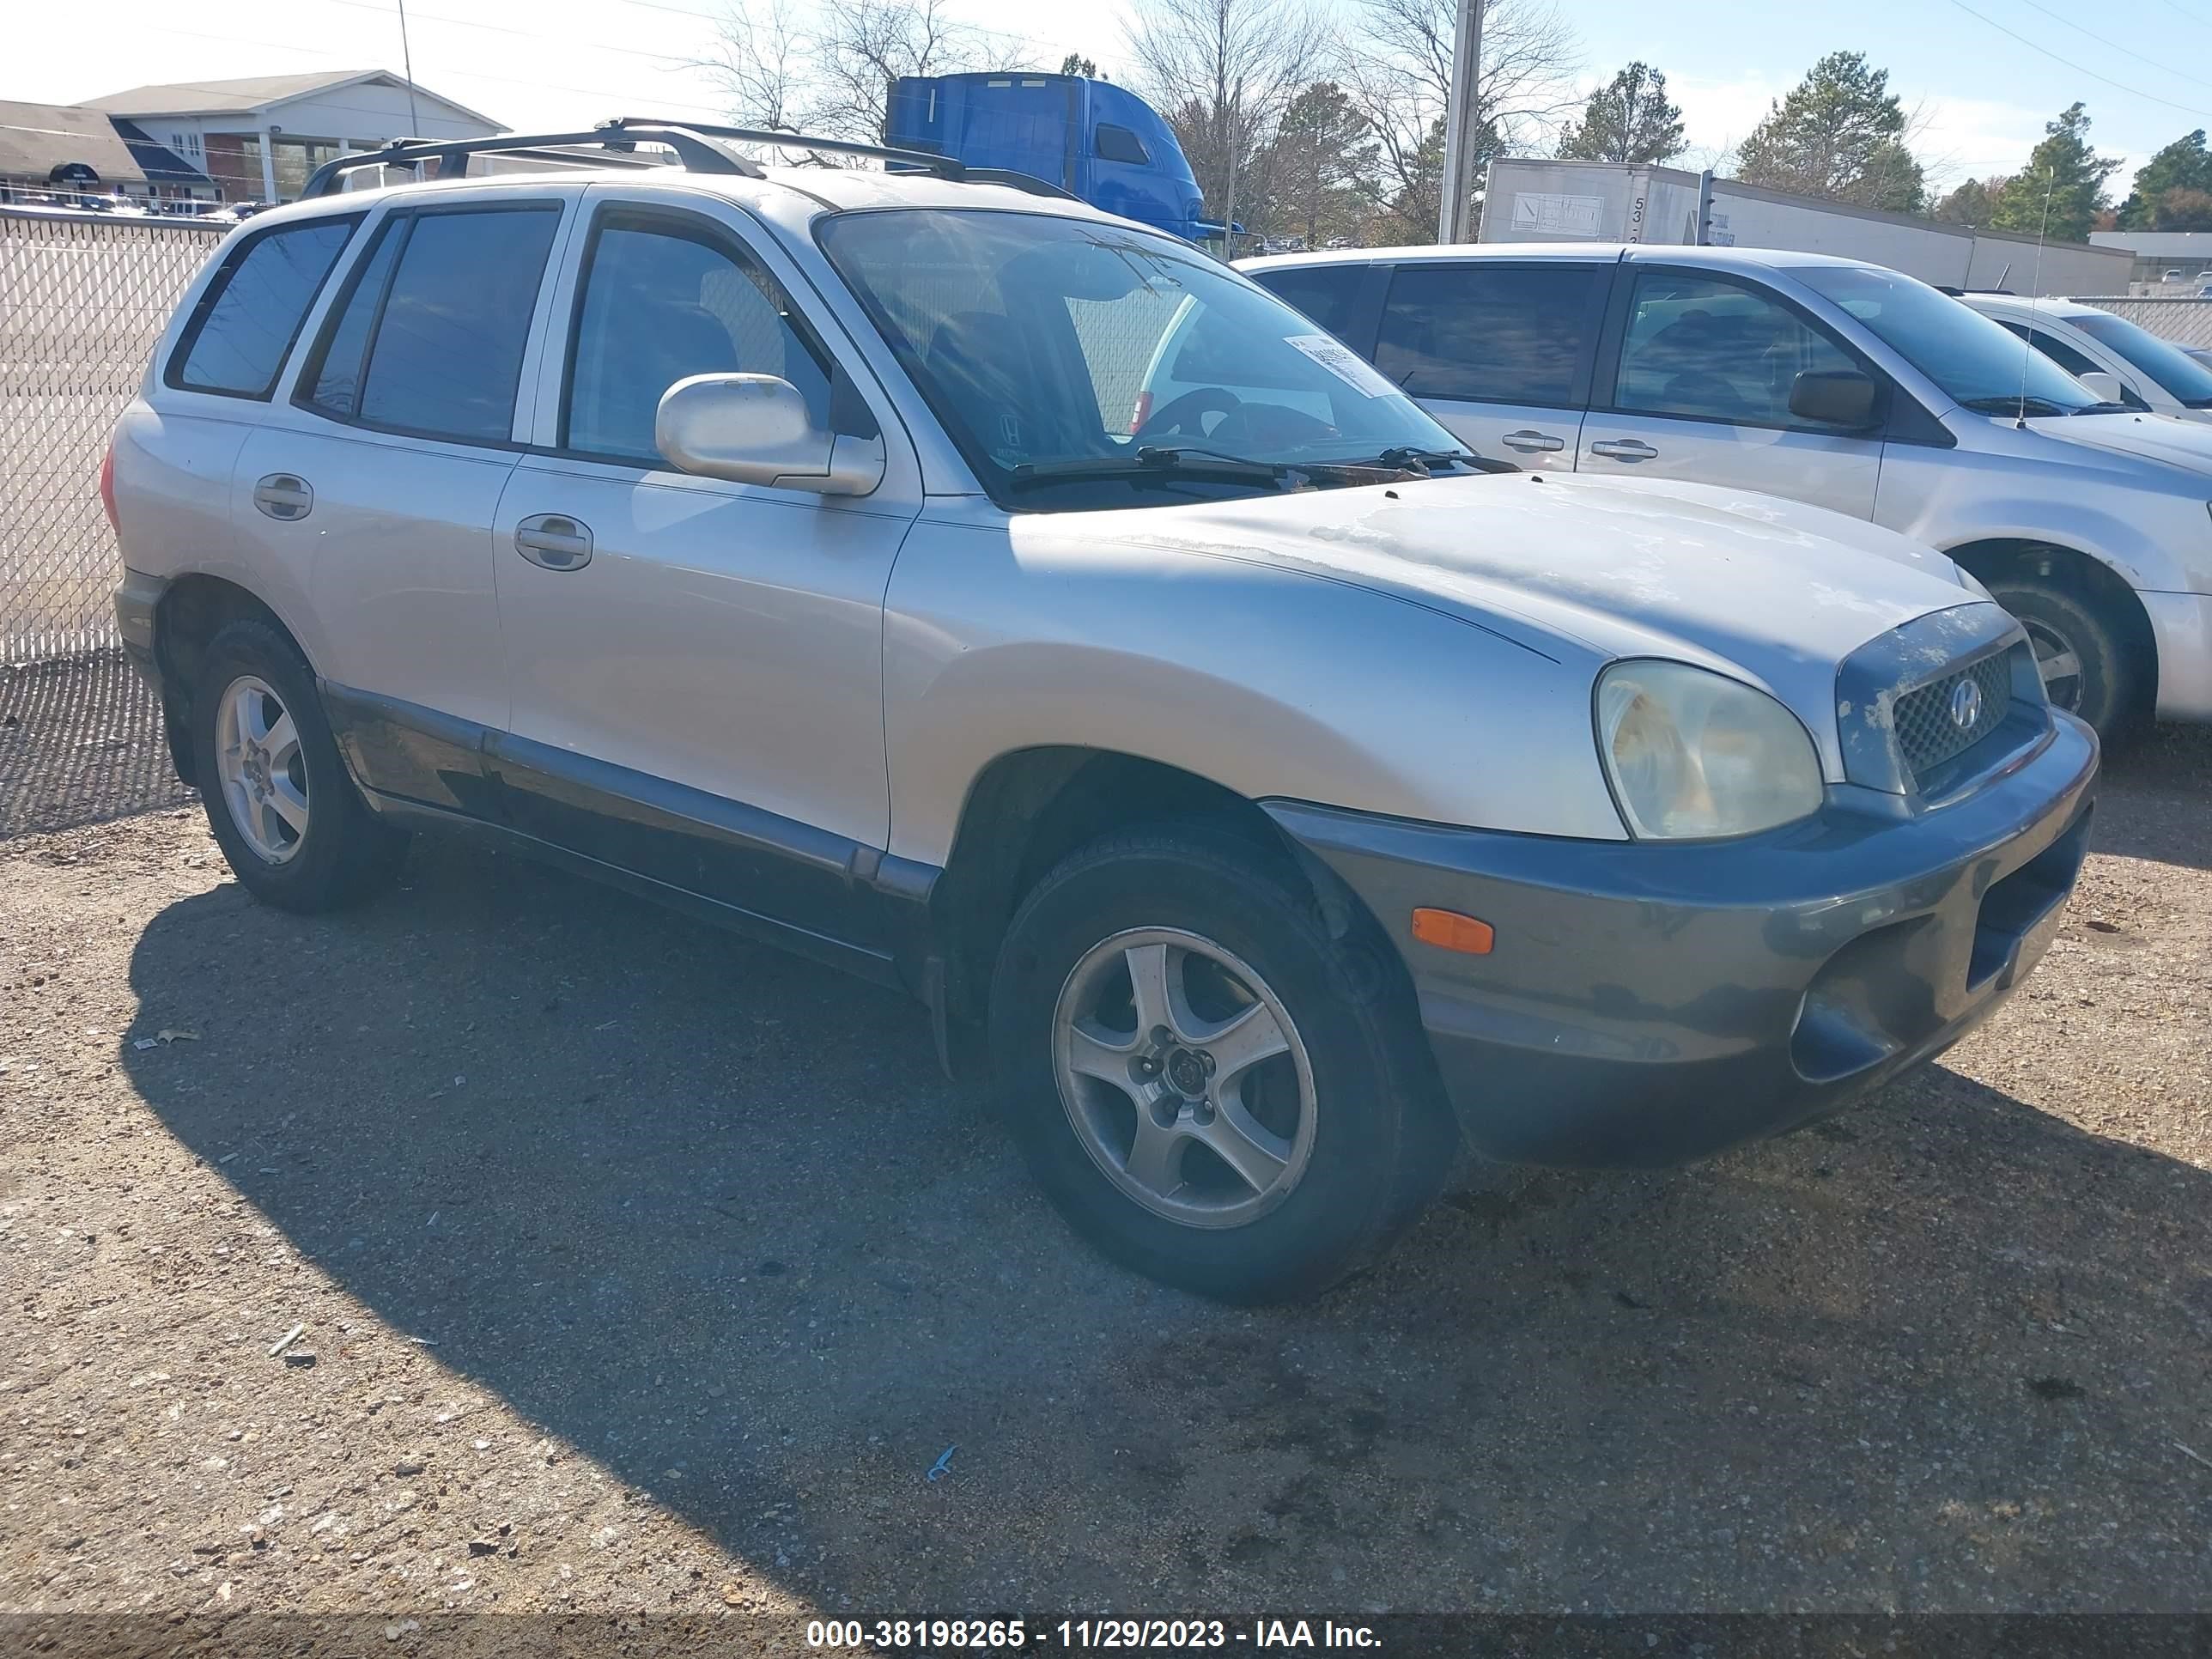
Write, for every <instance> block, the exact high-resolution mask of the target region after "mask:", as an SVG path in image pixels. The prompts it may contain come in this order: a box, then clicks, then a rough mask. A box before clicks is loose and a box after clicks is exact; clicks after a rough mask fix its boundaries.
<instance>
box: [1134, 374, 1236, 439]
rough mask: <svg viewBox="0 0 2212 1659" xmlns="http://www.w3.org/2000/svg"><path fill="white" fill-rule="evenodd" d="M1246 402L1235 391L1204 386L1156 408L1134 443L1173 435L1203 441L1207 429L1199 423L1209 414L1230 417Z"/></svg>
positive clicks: (1137, 432) (1139, 431)
mask: <svg viewBox="0 0 2212 1659" xmlns="http://www.w3.org/2000/svg"><path fill="white" fill-rule="evenodd" d="M1243 401H1244V400H1243V398H1239V397H1238V396H1237V394H1236V393H1235V392H1228V391H1225V390H1223V389H1222V388H1221V387H1220V386H1200V388H1199V389H1198V390H1197V391H1195V392H1184V393H1183V394H1182V397H1180V398H1170V399H1169V401H1168V406H1167V407H1166V408H1165V409H1156V410H1153V411H1152V418H1151V419H1150V420H1148V421H1146V422H1145V423H1144V425H1142V426H1140V427H1139V428H1137V431H1136V434H1135V436H1134V439H1133V441H1134V442H1137V443H1143V442H1144V441H1146V439H1148V438H1158V437H1161V436H1164V435H1166V434H1168V433H1171V432H1179V433H1184V434H1187V435H1190V436H1192V437H1198V438H1203V437H1204V436H1205V435H1206V428H1203V427H1201V426H1200V425H1199V422H1200V419H1202V418H1203V417H1204V416H1208V415H1226V414H1228V413H1229V411H1230V410H1233V409H1235V408H1236V407H1237V405H1238V404H1241V403H1243Z"/></svg>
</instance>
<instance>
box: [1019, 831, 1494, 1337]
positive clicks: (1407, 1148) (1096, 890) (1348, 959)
mask: <svg viewBox="0 0 2212 1659" xmlns="http://www.w3.org/2000/svg"><path fill="white" fill-rule="evenodd" d="M1154 964H1157V968H1158V971H1157V973H1155V971H1154ZM1140 981H1142V982H1143V983H1144V985H1146V986H1147V987H1150V988H1148V989H1141V990H1140V988H1139V984H1140ZM1163 1008H1164V1009H1166V1010H1167V1011H1168V1012H1164V1013H1162V1012H1157V1011H1158V1010H1161V1009H1163ZM1147 1010H1152V1011H1154V1012H1151V1013H1150V1014H1148V1013H1147V1012H1146V1011H1147ZM990 1029H991V1046H992V1052H993V1057H994V1061H995V1062H996V1068H997V1075H998V1079H999V1085H1000V1104H1001V1109H1002V1110H1003V1112H1004V1114H1005V1115H1006V1122H1007V1127H1008V1129H1009V1131H1010V1133H1012V1136H1013V1138H1014V1139H1015V1141H1016V1143H1017V1144H1018V1146H1020V1147H1021V1149H1022V1152H1023V1154H1024V1157H1025V1158H1027V1159H1028V1161H1029V1164H1030V1169H1031V1170H1032V1171H1033V1172H1034V1173H1035V1175H1036V1178H1037V1181H1038V1182H1039V1183H1040V1184H1041V1185H1042V1187H1043V1188H1044V1189H1045V1192H1046V1193H1047V1194H1048V1196H1049V1197H1050V1198H1051V1199H1052V1200H1053V1202H1054V1204H1055V1205H1056V1206H1059V1208H1060V1212H1061V1213H1062V1215H1064V1216H1065V1217H1066V1218H1067V1220H1068V1222H1069V1224H1070V1225H1072V1226H1073V1227H1074V1229H1075V1230H1076V1231H1077V1232H1079V1233H1080V1234H1081V1235H1082V1236H1083V1237H1085V1238H1086V1239H1088V1240H1089V1241H1090V1242H1091V1243H1092V1244H1094V1245H1095V1246H1097V1248H1098V1249H1100V1250H1101V1251H1103V1253H1104V1254H1105V1255H1109V1256H1110V1257H1111V1258H1112V1259H1113V1260H1115V1261H1118V1262H1121V1264H1122V1265H1124V1266H1125V1267H1133V1268H1134V1269H1135V1270H1136V1271H1137V1272H1139V1273H1144V1274H1146V1276H1148V1277H1150V1278H1152V1279H1158V1280H1161V1281H1162V1282H1164V1283H1166V1284H1170V1285H1177V1286H1180V1287H1181V1288H1182V1289H1185V1290H1188V1291H1196V1292H1198V1293H1199V1294H1200V1295H1202V1296H1208V1297H1216V1298H1218V1299H1219V1300H1222V1301H1226V1302H1236V1303H1267V1302H1278V1301H1285V1300H1291V1299H1295V1298H1298V1297H1310V1296H1313V1295H1316V1294H1318V1293H1319V1292H1320V1291H1323V1290H1326V1289H1327V1288H1328V1286H1330V1285H1334V1284H1335V1283H1337V1282H1338V1281H1339V1280H1340V1279H1343V1278H1344V1277H1345V1276H1346V1274H1348V1273H1352V1272H1353V1271H1355V1270H1356V1269H1358V1268H1359V1267H1363V1266H1364V1265H1365V1264H1366V1263H1367V1262H1369V1261H1371V1260H1372V1259H1373V1258H1374V1257H1375V1256H1376V1255H1379V1254H1380V1253H1381V1252H1382V1251H1383V1249H1385V1248H1386V1247H1387V1246H1388V1245H1389V1244H1390V1243H1392V1242H1393V1241H1394V1240H1395V1238H1396V1237H1398V1236H1399V1235H1400V1234H1401V1233H1402V1232H1403V1231H1405V1230H1406V1228H1407V1227H1408V1226H1410V1225H1412V1223H1413V1220H1414V1219H1415V1218H1417V1217H1418V1216H1419V1213H1420V1212H1421V1211H1422V1210H1423V1209H1424V1208H1425V1207H1426V1206H1427V1204H1428V1202H1429V1201H1430V1200H1431V1199H1432V1198H1434V1197H1435V1195H1436V1194H1437V1189H1438V1188H1439V1187H1440V1186H1441V1184H1442V1182H1443V1177H1444V1176H1445V1175H1446V1173H1447V1172H1448V1171H1449V1169H1450V1167H1451V1164H1452V1161H1453V1158H1454V1155H1455V1148H1456V1145H1457V1139H1458V1136H1457V1129H1456V1127H1455V1124H1454V1123H1453V1121H1452V1119H1451V1116H1450V1113H1449V1108H1448V1107H1447V1106H1446V1105H1445V1104H1444V1102H1443V1096H1442V1090H1441V1087H1440V1085H1438V1084H1437V1080H1436V1077H1435V1070H1434V1066H1433V1064H1432V1062H1431V1061H1430V1060H1429V1057H1428V1054H1427V1050H1426V1048H1425V1043H1424V1042H1423V1040H1422V1038H1421V1036H1420V1032H1419V1029H1418V1026H1417V1024H1416V1023H1415V1020H1414V1017H1413V1010H1412V1008H1411V1006H1410V999H1409V997H1408V996H1407V993H1406V990H1405V988H1404V986H1403V976H1402V972H1401V970H1400V969H1399V967H1398V964H1397V963H1396V962H1395V959H1394V957H1393V956H1392V954H1391V950H1390V946H1389V943H1388V941H1386V940H1384V939H1381V938H1380V937H1379V936H1376V934H1375V933H1374V930H1373V929H1372V927H1371V925H1370V926H1369V927H1364V928H1356V929H1355V930H1354V932H1353V933H1352V935H1351V937H1350V938H1348V939H1334V938H1332V937H1331V936H1330V934H1329V933H1328V929H1327V927H1325V926H1324V925H1323V923H1322V918H1321V915H1320V914H1319V912H1318V909H1317V908H1316V905H1315V903H1314V900H1313V897H1312V895H1311V893H1310V890H1308V889H1307V888H1306V886H1305V884H1304V883H1303V881H1301V880H1300V879H1299V878H1298V877H1297V874H1296V873H1295V872H1292V871H1291V870H1290V869H1289V868H1288V867H1287V865H1286V864H1285V861H1283V860H1282V859H1281V857H1280V854H1279V851H1276V850H1274V849H1267V848H1261V847H1260V846H1259V845H1258V844H1257V843H1256V842H1247V841H1245V840H1243V838H1241V837H1238V836H1233V835H1228V834H1224V833H1221V832H1219V831H1217V830H1214V829H1209V828H1205V827H1198V828H1192V829H1172V830H1164V831H1159V832H1154V833H1136V834H1128V835H1121V836H1114V837H1111V838H1109V839H1107V840H1103V841H1100V842H1095V843H1093V844H1092V845H1091V846H1090V847H1087V848H1084V849H1082V850H1081V851H1079V852H1078V853H1076V854H1073V856H1071V857H1070V858H1068V859H1067V860H1066V861H1065V862H1063V863H1062V864H1060V866H1058V867H1057V868H1055V869H1054V870H1053V871H1052V872H1051V873H1049V874H1048V875H1047V876H1046V877H1045V878H1043V879H1042V881H1040V882H1039V883H1038V884H1037V885H1036V888H1035V889H1034V890H1032V891H1031V892H1030V895H1029V896H1028V898H1027V899H1026V901H1024V903H1023V904H1022V906H1021V908H1020V910H1019V911H1018V914H1017V915H1016V916H1015V917H1014V920H1013V922H1012V926H1011V927H1009V929H1008V931H1007V934H1006V942H1005V945H1004V946H1003V948H1002V950H1001V951H1000V958H999V964H998V969H997V972H996V974H995V975H994V978H993V981H992V987H991V1007H990ZM1255 1054H1259V1055H1263V1056H1264V1057H1263V1058H1260V1059H1257V1060H1255V1059H1253V1058H1252V1056H1253V1055H1255Z"/></svg>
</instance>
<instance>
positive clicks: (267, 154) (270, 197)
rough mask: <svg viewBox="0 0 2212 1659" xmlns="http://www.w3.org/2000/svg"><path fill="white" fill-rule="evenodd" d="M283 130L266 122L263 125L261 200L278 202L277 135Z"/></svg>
mask: <svg viewBox="0 0 2212 1659" xmlns="http://www.w3.org/2000/svg"><path fill="white" fill-rule="evenodd" d="M279 131H282V129H281V128H278V127H276V126H273V125H270V123H268V122H266V121H264V122H263V123H262V124H261V199H262V200H263V201H264V202H269V203H272V204H273V203H274V202H275V201H276V135H277V133H278V132H279Z"/></svg>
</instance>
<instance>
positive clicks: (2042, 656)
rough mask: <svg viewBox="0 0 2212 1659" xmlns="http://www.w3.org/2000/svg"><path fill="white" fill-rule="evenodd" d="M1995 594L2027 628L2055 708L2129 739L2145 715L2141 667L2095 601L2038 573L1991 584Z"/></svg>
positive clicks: (2102, 733) (2102, 732)
mask: <svg viewBox="0 0 2212 1659" xmlns="http://www.w3.org/2000/svg"><path fill="white" fill-rule="evenodd" d="M1990 596H1991V597H1992V598H1994V599H1996V602H1997V603H1998V604H1999V605H2002V606H2003V607H2004V608H2005V609H2006V610H2007V611H2010V612H2011V613H2012V614H2013V616H2014V617H2015V618H2016V619H2017V620H2018V621H2019V623H2020V624H2021V627H2022V628H2025V629H2027V637H2028V642H2029V643H2030V644H2031V645H2033V647H2035V657H2036V662H2037V665H2039V667H2040V668H2041V669H2042V670H2043V673H2044V690H2045V692H2046V693H2048V694H2049V696H2050V698H2051V703H2052V706H2053V707H2055V708H2063V709H2065V710H2066V711H2067V712H2068V713H2069V714H2079V715H2080V716H2081V718H2082V719H2083V720H2087V721H2088V722H2089V724H2090V725H2092V726H2095V727H2096V728H2097V735H2098V736H2099V737H2100V738H2104V739H2106V741H2107V742H2110V741H2112V740H2114V739H2116V738H2121V737H2124V735H2125V734H2126V733H2127V732H2128V731H2129V730H2130V727H2132V726H2134V725H2135V724H2136V720H2138V719H2139V717H2140V715H2141V714H2142V673H2141V669H2140V665H2136V664H2134V663H2131V662H2130V661H2129V660H2128V659H2127V656H2126V654H2125V647H2124V644H2123V642H2122V640H2121V636H2120V633H2119V630H2118V629H2116V628H2114V627H2113V626H2112V623H2111V622H2110V621H2109V620H2108V619H2107V618H2106V616H2105V614H2104V613H2103V611H2101V610H2100V608H2099V607H2098V606H2097V605H2096V604H2095V602H2094V601H2093V600H2092V599H2089V598H2088V597H2087V596H2086V595H2084V594H2082V593H2081V592H2079V591H2078V590H2076V589H2075V588H2072V587H2069V586H2063V585H2062V584H2060V583H2058V582H2055V581H2041V580H2036V579H2034V578H2033V577H2008V578H2007V579H2005V580H2002V581H1996V582H1991V583H1990Z"/></svg>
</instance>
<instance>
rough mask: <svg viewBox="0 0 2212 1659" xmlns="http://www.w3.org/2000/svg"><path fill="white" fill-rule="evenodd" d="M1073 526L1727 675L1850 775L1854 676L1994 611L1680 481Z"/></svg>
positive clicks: (1890, 541) (1096, 539) (1063, 526)
mask: <svg viewBox="0 0 2212 1659" xmlns="http://www.w3.org/2000/svg"><path fill="white" fill-rule="evenodd" d="M1054 528H1055V529H1059V530H1061V531H1063V532H1065V533H1066V534H1068V535H1069V536H1070V537H1071V538H1078V537H1079V538H1080V539H1081V540H1082V542H1084V543H1085V544H1088V545H1090V546H1092V547H1097V546H1098V545H1099V544H1100V543H1101V541H1102V539H1103V541H1104V542H1105V543H1107V544H1121V545H1125V546H1129V547H1132V548H1136V547H1146V548H1153V549H1159V550H1169V551H1176V550H1180V551H1185V552H1189V553H1196V554H1203V555H1208V556H1214V557H1228V558H1238V559H1243V560H1249V561H1253V562H1265V563H1267V564H1271V565H1277V566H1287V567H1291V568H1303V569H1305V570H1308V571H1310V572H1311V573H1312V574H1316V575H1321V576H1326V577H1328V578H1331V579H1334V580H1340V581H1341V580H1349V581H1354V582H1357V583H1358V584H1359V585H1361V586H1366V587H1371V588H1375V589H1377V590H1379V591H1382V592H1389V593H1392V594H1395V595H1396V596H1398V597H1401V598H1403V599H1410V600H1413V602H1415V603H1418V604H1422V605H1427V606H1428V607H1429V608H1431V609H1432V610H1438V611H1445V612H1447V613H1448V614H1453V615H1456V616H1459V617H1462V619H1464V620H1466V621H1468V622H1470V623H1475V624H1476V625H1478V626H1480V627H1482V628H1485V629H1488V630H1490V631H1491V632H1492V633H1495V634H1498V635H1503V636H1504V637H1506V638H1508V639H1510V640H1513V641H1516V643H1519V644H1522V645H1524V646H1526V647H1528V648H1529V649H1531V650H1534V651H1537V652H1540V653H1543V654H1544V655H1546V656H1548V657H1552V658H1553V659H1559V660H1565V659H1571V657H1572V656H1574V655H1576V654H1582V655H1584V656H1594V657H1595V658H1596V659H1599V660H1600V661H1602V660H1607V659H1613V658H1616V657H1637V656H1659V657H1671V658H1674V659H1679V660H1681V661H1686V662H1693V663H1698V664H1700V665H1704V666H1707V667H1711V668H1715V669H1718V670H1720V671H1723V672H1725V673H1729V674H1732V675H1734V676H1735V678H1740V679H1746V680H1749V681H1751V682H1752V683H1753V684H1758V685H1760V686H1762V687H1764V688H1765V690H1769V691H1771V692H1772V693H1773V694H1774V695H1775V696H1778V697H1779V698H1780V699H1781V700H1782V701H1783V702H1784V703H1786V704H1788V705H1789V707H1790V708H1791V709H1792V710H1793V711H1794V712H1795V713H1796V714H1797V716H1798V718H1799V719H1800V720H1803V721H1804V722H1805V724H1806V726H1807V728H1808V730H1810V731H1811V732H1813V734H1814V738H1815V740H1816V741H1817V742H1818V744H1819V745H1820V749H1821V751H1822V753H1823V755H1824V756H1825V757H1828V758H1829V759H1830V760H1831V762H1832V763H1834V762H1835V759H1836V750H1837V740H1836V713H1835V696H1836V669H1837V665H1838V664H1839V663H1841V662H1842V660H1843V659H1844V658H1845V657H1848V656H1849V655H1850V654H1851V653H1852V652H1854V651H1856V650H1857V648H1858V647H1861V646H1863V645H1864V644H1865V643H1866V642H1867V641H1869V640H1871V639H1873V638H1875V636H1876V635H1880V634H1884V633H1887V632H1888V631H1889V630H1890V629H1893V628H1897V627H1899V626H1901V625H1903V624H1904V623H1908V622H1911V621H1912V620H1914V619H1915V618H1917V617H1923V616H1926V615H1927V614H1929V612H1931V611H1944V610H1949V609H1953V608H1954V607H1957V606H1959V605H1972V604H1977V603H1985V602H1986V600H1985V599H1984V596H1983V595H1982V594H1981V593H1980V592H1979V591H1978V590H1977V589H1972V588H1969V587H1967V586H1966V584H1965V579H1964V578H1963V577H1962V576H1961V575H1960V572H1959V569H1958V568H1957V567H1956V566H1955V565H1954V564H1953V563H1952V562H1951V561H1950V560H1948V559H1947V558H1945V557H1944V556H1942V554H1940V553H1936V552H1934V551H1932V550H1929V549H1927V548H1924V547H1922V546H1920V545H1918V544H1916V543H1913V542H1911V541H1908V540H1906V539H1905V538H1904V537H1902V536H1899V535H1897V534H1895V533H1893V532H1890V531H1887V530H1883V529H1881V528H1879V527H1878V526H1874V525H1870V524H1867V523H1864V522H1862V521H1861V520H1857V519H1850V518H1845V517H1844V515H1842V514H1841V513H1832V512H1830V511H1828V510H1827V509H1826V508H1824V507H1808V506H1805V505H1803V504H1802V503H1799V502H1795V501H1781V500H1778V499H1777V498H1775V497H1773V496H1771V495H1754V494H1752V493H1750V492H1749V491H1745V490H1737V489H1723V488H1717V487H1715V486H1712V485H1706V484H1690V483H1674V482H1673V481H1671V480H1662V479H1650V480H1644V479H1633V480H1626V481H1620V480H1611V479H1604V480H1601V479H1594V478H1577V477H1562V476H1560V475H1559V474H1558V473H1543V474H1538V473H1510V474H1509V473H1501V474H1492V475H1487V476H1484V477H1469V478H1438V479H1433V480H1429V481H1426V482H1420V483H1407V484H1403V485H1399V486H1395V487H1390V488H1385V487H1383V486H1380V485H1370V486H1367V487H1364V488H1357V489H1336V490H1326V491H1316V492H1310V493H1302V494H1297V495H1264V496H1257V497H1250V498H1246V499H1243V500H1238V501H1213V502H1201V503H1193V504H1190V505H1188V506H1177V507H1146V508H1140V509H1135V510H1130V511H1122V512H1112V513H1082V514H1079V515H1073V514H1072V515H1067V516H1066V517H1063V518H1060V521H1059V523H1058V524H1057V525H1056V526H1054ZM1595 666H1596V665H1595V663H1593V665H1592V671H1593V672H1595Z"/></svg>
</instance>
